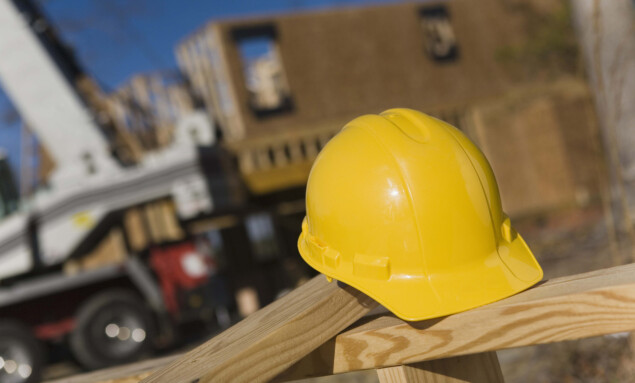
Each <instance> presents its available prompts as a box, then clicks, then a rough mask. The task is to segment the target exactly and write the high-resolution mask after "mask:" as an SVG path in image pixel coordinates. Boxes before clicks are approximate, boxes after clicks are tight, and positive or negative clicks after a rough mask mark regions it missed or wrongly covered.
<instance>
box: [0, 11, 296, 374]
mask: <svg viewBox="0 0 635 383" xmlns="http://www.w3.org/2000/svg"><path fill="white" fill-rule="evenodd" d="M78 76H85V73H84V72H83V71H82V70H81V68H80V66H79V64H78V63H77V61H75V60H74V57H73V55H72V54H71V53H70V52H69V51H68V50H67V49H65V47H63V46H61V45H60V44H59V41H58V39H57V38H56V36H55V35H54V29H53V28H52V26H51V25H50V23H49V22H48V20H47V19H46V17H45V16H44V15H43V14H42V13H41V11H40V10H39V9H38V8H37V7H36V6H34V4H33V3H31V2H30V1H25V0H0V85H2V88H3V89H4V91H5V92H6V94H7V95H8V96H9V98H10V99H11V101H12V102H13V105H14V106H15V108H16V110H17V111H18V112H19V114H20V116H21V117H22V119H23V121H24V122H25V123H26V124H27V125H28V127H29V129H30V130H31V131H32V132H34V134H35V135H36V136H37V138H38V140H39V142H40V143H41V144H42V145H43V146H44V147H45V148H46V149H47V150H48V152H49V153H50V156H51V157H52V159H53V161H54V163H55V169H54V171H53V173H52V174H51V176H50V178H49V180H48V183H47V185H46V187H45V188H41V189H40V190H38V192H37V193H35V194H34V195H33V196H32V198H30V200H29V201H17V193H16V192H15V189H16V188H15V187H11V185H10V176H9V173H10V171H9V168H8V167H7V166H2V165H3V164H2V162H3V160H2V159H1V158H0V168H1V169H2V173H0V174H1V177H2V179H1V180H0V206H3V207H4V208H3V209H0V382H2V383H14V382H15V383H23V382H24V383H30V382H37V381H39V379H40V377H41V374H42V369H43V365H44V361H45V359H46V357H47V350H48V349H51V347H53V346H52V345H56V346H55V347H58V346H59V345H60V344H61V345H62V346H63V347H64V348H65V349H68V350H70V354H71V355H72V356H73V357H74V358H75V360H76V361H77V362H78V363H79V364H80V365H82V366H83V367H85V368H87V369H95V368H101V367H105V366H109V365H113V364H118V363H122V362H129V361H132V360H134V359H136V358H139V357H140V356H141V355H143V354H144V353H145V352H147V351H148V350H149V349H150V348H153V347H155V346H157V343H162V344H166V343H169V340H170V338H171V337H172V338H173V336H172V335H173V334H174V328H175V323H179V322H182V321H184V320H187V319H188V318H190V317H192V316H197V315H199V316H200V315H202V314H201V313H202V312H203V311H204V310H202V308H204V307H216V308H219V307H221V308H222V307H224V306H228V305H231V304H232V303H230V302H229V300H228V299H227V298H226V296H227V295H228V294H227V293H226V292H225V293H219V291H218V290H219V289H220V290H223V289H226V287H225V288H224V287H223V286H222V284H216V285H215V284H214V283H210V281H213V278H212V277H211V276H212V275H213V274H214V272H215V271H216V270H217V269H218V267H217V266H215V264H214V260H213V258H212V256H211V255H212V253H213V251H212V250H210V249H211V248H212V247H213V246H211V245H210V241H209V240H207V237H201V236H199V235H196V234H193V233H192V231H191V230H188V229H187V228H188V227H192V225H190V226H188V224H189V223H196V222H198V221H201V220H202V219H206V220H208V221H209V220H210V219H211V220H212V221H213V220H214V219H216V222H217V223H218V224H219V225H220V226H221V227H228V225H230V226H231V223H230V224H228V223H227V222H228V219H227V217H235V216H239V217H244V216H245V215H246V214H250V213H254V212H255V213H258V212H259V211H261V210H262V209H261V208H258V207H253V206H251V207H248V208H246V207H245V206H246V204H247V202H246V199H245V198H246V197H245V192H244V190H243V188H242V186H241V182H240V180H239V179H238V178H237V177H238V176H237V174H238V172H237V171H236V169H235V165H233V162H232V159H231V155H229V154H228V153H227V151H226V150H223V149H222V147H221V146H219V145H218V142H217V140H216V134H215V128H214V124H213V123H212V120H211V119H210V116H209V113H207V112H204V111H196V110H195V111H193V112H192V113H191V114H189V115H187V116H185V117H183V118H181V119H180V121H178V122H177V124H176V126H175V131H174V139H173V142H172V143H171V144H170V145H168V146H167V147H166V148H164V149H162V150H160V151H157V152H155V153H152V154H151V155H147V156H145V157H144V158H143V159H142V160H141V161H140V162H139V163H138V164H136V165H134V166H129V165H126V164H125V163H123V161H120V160H117V158H116V157H115V156H113V150H112V148H110V147H109V145H108V143H107V140H106V139H105V137H104V131H105V129H104V126H103V124H104V123H103V121H100V120H101V119H100V118H99V113H98V112H96V111H95V110H94V109H91V105H88V103H87V101H86V99H85V97H82V95H81V93H80V92H79V91H78V89H77V87H76V86H75V84H76V83H77V77H78ZM5 162H6V161H5ZM5 165H6V164H5ZM3 185H4V186H3ZM247 205H248V204H247ZM18 207H19V208H18ZM236 212H239V213H236ZM245 212H247V213H245ZM232 214H234V215H232ZM256 215H257V216H258V214H256ZM223 217H224V218H223ZM230 221H231V220H230ZM252 226H253V225H252ZM256 226H257V225H256ZM298 227H299V226H298ZM247 229H249V228H247ZM246 231H249V230H245V229H244V227H243V229H241V230H238V231H236V230H233V231H229V232H228V233H230V234H231V235H230V237H231V238H229V239H226V240H225V242H230V241H234V242H244V240H243V239H244V238H245V235H244V233H245V232H246ZM252 231H253V230H252ZM256 231H258V230H256ZM260 231H261V232H262V230H260ZM265 231H266V230H265ZM236 233H238V234H241V235H242V236H240V235H239V236H237V234H236ZM238 245H239V247H240V246H243V247H244V243H239V244H238ZM265 247H266V246H265ZM266 253H267V251H265V255H266ZM238 258H239V257H238ZM265 258H267V256H265ZM265 261H267V262H269V261H270V259H265ZM231 262H233V264H234V266H232V267H233V269H235V270H239V269H240V267H243V266H245V265H246V264H249V262H247V263H245V262H246V261H245V260H244V259H242V260H241V259H236V260H230V263H231ZM248 275H249V274H248ZM251 275H255V274H251ZM210 289H211V290H212V292H211V293H210ZM208 301H210V302H212V303H210V304H209V305H206V302H208ZM214 305H215V306H214ZM212 313H215V315H216V317H215V318H216V321H217V322H219V323H220V322H222V323H224V324H225V325H226V324H227V323H229V319H227V318H228V316H227V313H226V312H225V314H224V316H222V317H219V315H220V314H222V313H223V312H222V311H216V312H214V311H213V310H212ZM219 313H220V314H219ZM205 315H208V316H209V315H210V314H209V313H207V314H205ZM223 318H224V319H223Z"/></svg>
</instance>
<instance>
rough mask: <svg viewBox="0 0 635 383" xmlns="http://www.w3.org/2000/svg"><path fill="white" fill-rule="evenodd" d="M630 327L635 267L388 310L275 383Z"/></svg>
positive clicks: (634, 313) (634, 323) (633, 326)
mask: <svg viewBox="0 0 635 383" xmlns="http://www.w3.org/2000/svg"><path fill="white" fill-rule="evenodd" d="M623 331H635V264H630V265H625V266H618V267H614V268H610V269H604V270H598V271H594V272H590V273H586V274H579V275H574V276H568V277H563V278H557V279H554V280H551V281H548V282H545V283H542V284H540V285H538V286H536V287H534V288H532V289H530V290H527V291H525V292H522V293H520V294H517V295H515V296H513V297H510V298H507V299H505V300H503V301H499V302H496V303H493V304H490V305H487V306H484V307H480V308H477V309H474V310H470V311H466V312H463V313H459V314H455V315H451V316H448V317H444V318H438V319H432V320H427V321H422V322H411V323H408V322H404V321H402V320H400V319H398V318H396V317H394V316H392V315H390V314H385V315H382V316H379V317H377V318H375V319H372V320H369V321H367V322H366V323H364V324H361V325H360V326H358V327H355V328H353V329H351V330H349V331H346V332H344V333H342V334H340V335H338V336H337V337H336V338H335V339H333V340H331V341H329V342H327V343H326V344H324V345H323V346H321V347H320V348H318V349H317V350H315V351H314V352H312V353H311V354H310V355H308V356H306V357H305V358H303V359H302V360H301V361H300V362H298V363H297V364H296V365H294V366H292V367H291V368H289V369H288V370H287V371H285V373H284V374H282V375H281V376H280V377H279V378H278V380H282V381H284V380H292V379H300V378H303V377H310V376H321V375H331V374H334V373H343V372H348V371H355V370H361V369H370V368H380V367H387V366H396V365H402V364H411V363H417V362H421V361H425V360H433V359H439V358H447V357H450V356H457V355H466V354H473V353H480V352H485V351H494V350H500V349H505V348H511V347H520V346H527V345H534V344H542V343H550V342H558V341H563V340H571V339H579V338H586V337H592V336H598V335H605V334H612V333H616V332H623Z"/></svg>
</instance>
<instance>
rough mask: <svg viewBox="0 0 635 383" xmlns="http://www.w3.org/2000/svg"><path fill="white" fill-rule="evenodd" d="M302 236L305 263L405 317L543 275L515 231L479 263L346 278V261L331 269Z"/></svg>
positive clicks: (461, 305) (467, 303) (489, 295)
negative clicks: (422, 272) (415, 273)
mask: <svg viewBox="0 0 635 383" xmlns="http://www.w3.org/2000/svg"><path fill="white" fill-rule="evenodd" d="M303 226H304V225H303ZM305 228H306V226H305ZM308 235H309V234H308V232H307V230H303V231H302V234H301V235H300V238H299V239H298V249H299V251H300V255H301V256H302V258H303V259H304V261H305V262H307V263H308V264H309V265H310V266H311V267H313V268H314V269H316V270H317V271H319V272H321V273H322V274H325V275H326V276H328V277H330V278H333V279H336V280H339V281H341V282H343V283H346V284H348V285H350V286H352V287H354V288H356V289H358V290H360V291H361V292H363V293H365V294H366V295H368V296H370V297H371V298H373V299H375V300H376V301H377V302H379V303H380V304H381V305H383V306H384V307H386V308H387V309H388V310H390V311H391V312H392V313H394V314H395V315H396V316H397V317H399V318H401V319H403V320H406V321H420V320H425V319H431V318H437V317H442V316H446V315H450V314H454V313H458V312H461V311H465V310H469V309H472V308H475V307H479V306H483V305H486V304H489V303H492V302H496V301H498V300H501V299H503V298H506V297H509V296H511V295H514V294H516V293H518V292H521V291H523V290H526V289H528V288H529V287H531V286H533V285H534V284H536V283H537V282H539V281H540V280H541V279H542V277H543V272H542V269H541V268H540V265H539V264H538V262H537V261H536V259H535V258H534V256H533V254H532V253H531V250H530V249H529V247H528V246H527V244H526V243H525V241H524V240H523V239H522V237H521V236H520V235H516V237H515V238H514V240H513V241H511V242H503V243H501V244H500V246H499V248H498V251H494V252H493V253H492V254H490V255H489V256H487V257H485V258H484V259H482V260H481V261H475V262H473V263H471V264H468V265H457V267H456V268H454V269H453V270H452V271H451V272H448V273H444V274H439V273H437V274H433V275H430V274H428V276H427V277H423V276H422V277H413V276H412V275H408V276H400V275H391V276H390V278H389V279H384V280H382V279H371V278H359V277H352V276H353V275H354V274H353V267H352V265H348V264H338V265H337V266H335V267H334V264H333V263H332V262H325V261H324V259H323V258H322V255H321V254H314V252H313V251H312V249H311V248H310V246H309V245H308V244H307V239H308V238H307V236H308Z"/></svg>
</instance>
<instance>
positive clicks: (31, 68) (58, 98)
mask: <svg viewBox="0 0 635 383" xmlns="http://www.w3.org/2000/svg"><path fill="white" fill-rule="evenodd" d="M0 57H2V60H0V82H1V83H2V86H3V89H4V90H5V91H6V92H7V94H8V95H9V97H10V98H11V100H12V101H13V104H14V106H15V107H16V109H17V110H18V111H19V113H20V115H21V116H22V118H23V119H24V121H25V122H26V123H27V124H28V126H29V128H30V129H31V130H32V131H33V132H34V133H35V134H36V135H37V136H38V138H39V140H40V141H41V142H42V144H43V145H44V146H46V148H47V149H48V150H49V152H50V154H51V156H52V157H53V160H54V161H55V164H56V170H55V173H54V174H53V175H52V178H51V182H52V183H53V184H55V186H61V185H63V184H65V183H69V182H72V183H77V180H81V179H83V178H85V177H86V176H90V175H92V174H95V173H100V174H104V173H108V172H110V171H113V170H115V169H116V168H117V167H118V165H117V163H116V162H115V161H114V159H113V158H112V157H111V155H110V153H109V150H108V145H107V142H106V140H105V139H104V138H103V137H102V135H101V134H100V131H99V127H98V125H97V124H96V122H95V121H94V119H93V117H92V115H91V113H90V112H89V111H88V110H87V108H86V107H85V105H84V104H83V103H82V101H81V100H80V98H79V96H78V95H77V94H76V93H75V91H74V89H73V87H72V86H71V84H70V83H69V82H68V81H67V79H66V78H65V77H64V75H63V74H62V73H61V71H60V69H59V67H58V66H57V65H56V64H55V62H53V60H52V58H51V57H50V55H49V54H48V53H47V51H46V49H45V47H43V46H42V44H41V42H40V41H39V40H38V38H37V36H36V35H35V34H34V32H33V30H32V27H31V26H30V25H29V20H27V19H25V17H23V15H22V14H21V13H20V11H19V10H18V8H17V7H16V4H15V3H14V2H13V1H12V0H0Z"/></svg>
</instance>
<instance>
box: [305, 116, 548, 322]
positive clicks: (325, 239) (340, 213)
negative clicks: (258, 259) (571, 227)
mask: <svg viewBox="0 0 635 383" xmlns="http://www.w3.org/2000/svg"><path fill="white" fill-rule="evenodd" d="M298 248H299V250H300V254H301V255H302V258H303V259H304V260H305V261H306V262H307V263H308V264H309V265H310V266H311V267H313V268H314V269H316V270H318V271H319V272H321V273H323V274H325V275H326V276H327V277H330V278H334V279H337V280H339V281H342V282H344V283H346V284H349V285H351V286H353V287H355V288H357V289H358V290H361V291H362V292H364V293H366V294H367V295H369V296H370V297H372V298H374V299H375V300H376V301H378V302H379V303H381V304H382V305H384V306H385V307H386V308H388V309H389V310H390V311H392V312H393V313H394V314H395V315H397V316H398V317H400V318H402V319H404V320H409V321H415V320H423V319H428V318H434V317H439V316H444V315H448V314H452V313H456V312H459V311H464V310H467V309H470V308H473V307H477V306H481V305H484V304H487V303H490V302H494V301H497V300H499V299H502V298H505V297H507V296H510V295H512V294H515V293H517V292H519V291H522V290H524V289H527V288H528V287H530V286H532V285H533V284H535V283H537V282H538V281H540V280H541V279H542V275H543V273H542V269H541V268H540V265H539V264H538V262H537V261H536V260H535V258H534V256H533V255H532V253H531V251H530V250H529V248H528V247H527V245H526V244H525V241H524V240H523V239H522V238H521V236H520V235H518V234H517V233H516V232H515V231H514V229H513V228H512V227H511V224H510V221H509V218H507V216H506V215H505V214H504V213H503V211H502V207H501V200H500V195H499V192H498V186H497V184H496V180H495V178H494V174H493V172H492V169H491V167H490V165H489V163H488V162H487V160H486V159H485V156H484V155H483V154H482V153H481V151H480V150H479V149H478V148H477V147H476V146H475V145H474V144H473V143H472V142H471V141H470V140H469V139H468V138H467V137H466V136H465V135H463V133H461V132H460V131H459V130H458V129H456V128H454V127H452V126H451V125H448V124H446V123H444V122H442V121H439V120H437V119H435V118H433V117H430V116H427V115H425V114H423V113H420V112H417V111H414V110H409V109H392V110H388V111H386V112H384V113H382V114H380V115H366V116H362V117H359V118H356V119H355V120H353V121H351V122H350V123H348V124H347V125H346V126H345V127H344V128H343V129H342V131H341V132H340V133H338V134H337V135H336V136H335V137H334V138H333V139H332V140H331V141H329V143H328V144H327V145H326V146H325V147H324V149H323V150H322V151H321V153H320V154H319V155H318V157H317V159H316V161H315V163H314V164H313V168H312V169H311V173H310V175H309V180H308V184H307V192H306V218H305V219H304V221H303V223H302V234H301V235H300V238H299V240H298Z"/></svg>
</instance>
